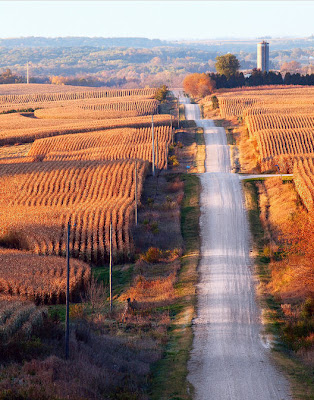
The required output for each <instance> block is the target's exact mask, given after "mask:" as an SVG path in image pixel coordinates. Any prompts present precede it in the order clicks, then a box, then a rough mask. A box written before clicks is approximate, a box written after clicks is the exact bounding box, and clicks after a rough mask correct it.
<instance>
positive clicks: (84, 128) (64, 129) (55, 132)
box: [0, 114, 170, 146]
mask: <svg viewBox="0 0 314 400" xmlns="http://www.w3.org/2000/svg"><path fill="white" fill-rule="evenodd" d="M27 119H30V120H32V118H27ZM35 121H38V125H39V126H38V127H36V125H34V126H32V127H31V128H23V129H18V128H15V127H12V129H5V130H1V131H0V145H2V146H3V145H10V144H16V143H31V142H33V141H34V140H36V139H40V138H46V137H50V136H59V135H67V134H72V133H83V132H92V131H100V130H104V129H113V128H119V127H142V126H151V121H152V118H151V116H141V117H132V118H121V119H108V120H107V119H104V120H84V121H83V120H71V121H70V120H64V121H63V120H60V122H58V121H56V120H53V122H52V123H50V124H49V123H48V124H46V122H47V121H49V120H40V119H36V120H35ZM51 121H52V120H51ZM42 122H45V123H44V124H43V125H42ZM0 123H1V116H0ZM32 124H33V122H32ZM154 124H155V125H156V126H158V125H165V124H170V115H166V114H164V115H155V116H154ZM13 126H15V124H14V125H13Z"/></svg>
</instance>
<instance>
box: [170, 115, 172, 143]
mask: <svg viewBox="0 0 314 400" xmlns="http://www.w3.org/2000/svg"><path fill="white" fill-rule="evenodd" d="M170 126H171V128H170V129H171V144H173V128H172V115H170Z"/></svg>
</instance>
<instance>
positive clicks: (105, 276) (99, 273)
mask: <svg viewBox="0 0 314 400" xmlns="http://www.w3.org/2000/svg"><path fill="white" fill-rule="evenodd" d="M133 268H134V264H126V265H113V267H112V296H113V297H119V296H120V295H121V293H122V292H123V291H124V290H125V289H127V287H128V286H129V285H130V283H131V281H132V276H133ZM92 272H93V276H94V277H95V278H96V279H97V280H98V281H101V282H103V284H104V286H105V287H107V288H109V266H108V265H105V266H102V267H95V268H93V269H92Z"/></svg>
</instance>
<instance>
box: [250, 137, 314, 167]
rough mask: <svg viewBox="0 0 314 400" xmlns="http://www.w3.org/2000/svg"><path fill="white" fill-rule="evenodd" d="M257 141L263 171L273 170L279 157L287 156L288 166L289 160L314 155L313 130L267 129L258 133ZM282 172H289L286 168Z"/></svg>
mask: <svg viewBox="0 0 314 400" xmlns="http://www.w3.org/2000/svg"><path fill="white" fill-rule="evenodd" d="M256 139H257V145H258V150H259V154H260V159H261V168H262V171H268V170H271V169H273V168H274V167H275V165H276V163H277V162H278V156H286V161H285V164H286V165H287V163H288V160H289V158H290V160H291V161H292V160H293V158H294V156H296V155H300V154H305V153H314V131H313V130H311V129H286V130H285V129H278V130H277V129H267V130H262V131H258V132H256ZM274 163H275V164H274ZM282 167H283V165H282ZM289 170H290V171H291V168H289ZM281 172H288V171H287V170H286V168H285V169H284V170H281Z"/></svg>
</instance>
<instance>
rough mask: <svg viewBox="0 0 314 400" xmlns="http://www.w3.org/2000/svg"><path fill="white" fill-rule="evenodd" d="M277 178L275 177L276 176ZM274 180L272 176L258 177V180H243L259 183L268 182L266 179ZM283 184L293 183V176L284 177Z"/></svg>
mask: <svg viewBox="0 0 314 400" xmlns="http://www.w3.org/2000/svg"><path fill="white" fill-rule="evenodd" d="M274 177H275V175H274ZM269 178H272V176H265V177H263V178H262V177H256V178H247V179H243V181H245V182H258V181H266V179H269ZM282 181H283V182H291V181H293V176H283V177H282Z"/></svg>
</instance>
